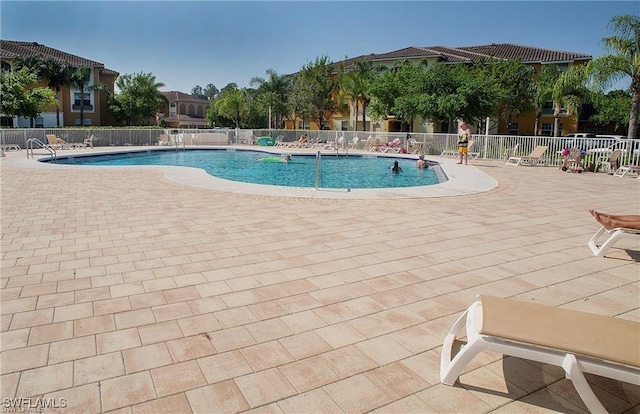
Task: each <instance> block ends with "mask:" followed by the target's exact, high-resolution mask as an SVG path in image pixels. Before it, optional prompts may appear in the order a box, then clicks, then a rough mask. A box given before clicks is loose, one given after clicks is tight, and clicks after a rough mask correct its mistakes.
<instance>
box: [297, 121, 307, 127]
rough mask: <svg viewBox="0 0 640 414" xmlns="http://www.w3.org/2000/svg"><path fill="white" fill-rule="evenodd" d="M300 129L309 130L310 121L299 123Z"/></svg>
mask: <svg viewBox="0 0 640 414" xmlns="http://www.w3.org/2000/svg"><path fill="white" fill-rule="evenodd" d="M298 129H309V121H298Z"/></svg>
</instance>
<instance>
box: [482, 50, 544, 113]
mask: <svg viewBox="0 0 640 414" xmlns="http://www.w3.org/2000/svg"><path fill="white" fill-rule="evenodd" d="M487 69H488V70H489V72H490V74H491V77H492V78H493V79H494V80H495V82H496V83H497V85H498V88H499V91H500V96H499V98H498V99H499V103H498V105H497V110H496V114H497V117H498V119H500V120H503V121H505V123H507V124H510V123H511V122H512V119H513V117H514V116H519V115H521V114H523V113H525V112H527V111H529V110H530V109H531V108H532V107H533V102H532V101H533V94H534V88H533V72H534V69H533V67H532V66H529V65H525V64H524V63H522V61H521V60H498V59H492V60H491V61H490V62H489V64H488V65H487Z"/></svg>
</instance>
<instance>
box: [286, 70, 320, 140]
mask: <svg viewBox="0 0 640 414" xmlns="http://www.w3.org/2000/svg"><path fill="white" fill-rule="evenodd" d="M313 94H314V91H313V89H312V85H311V84H310V83H308V82H304V81H303V80H302V79H301V77H300V76H299V75H296V76H294V77H293V81H292V85H291V93H290V94H289V97H288V104H289V108H291V112H290V113H289V116H290V117H291V118H290V120H291V121H292V122H293V123H294V127H293V128H294V129H296V126H295V121H296V116H298V117H300V118H302V122H303V124H304V121H305V120H306V119H310V118H311V117H312V116H313V111H314V107H313V98H314V96H313Z"/></svg>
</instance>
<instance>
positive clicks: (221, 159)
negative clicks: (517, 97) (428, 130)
mask: <svg viewBox="0 0 640 414" xmlns="http://www.w3.org/2000/svg"><path fill="white" fill-rule="evenodd" d="M277 155H278V154H275V156H277ZM269 156H274V154H269V153H266V152H260V151H243V150H214V149H209V150H192V149H188V150H181V151H168V150H161V151H152V150H149V151H142V152H128V153H118V154H104V155H92V156H73V157H71V156H70V157H66V158H65V157H58V160H57V163H58V164H74V165H95V166H135V165H175V166H184V167H195V168H201V169H203V170H204V171H206V172H207V173H208V174H210V175H212V176H215V177H218V178H223V179H227V180H231V181H238V182H244V183H255V184H263V185H264V184H266V185H275V186H285V187H307V188H313V187H315V180H316V176H315V170H316V156H315V154H308V155H306V154H305V155H296V154H294V155H293V157H292V159H291V161H289V162H288V163H281V162H263V161H260V160H259V159H260V158H261V157H269ZM394 160H398V162H399V165H400V167H401V168H402V169H403V171H402V173H400V174H393V173H392V172H391V171H390V167H391V165H392V164H393V161H394ZM320 178H321V179H320V182H319V187H321V188H349V189H358V188H402V187H418V186H425V185H433V184H438V183H440V182H441V181H445V180H446V177H445V175H444V173H443V172H442V170H441V169H440V167H439V166H437V165H436V166H432V167H431V168H429V169H426V170H423V169H417V168H416V166H415V160H414V159H409V158H391V157H384V156H375V155H349V156H345V155H342V154H341V155H339V156H335V155H323V156H322V161H321V174H320Z"/></svg>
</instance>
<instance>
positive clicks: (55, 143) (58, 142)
mask: <svg viewBox="0 0 640 414" xmlns="http://www.w3.org/2000/svg"><path fill="white" fill-rule="evenodd" d="M46 137H47V144H48V146H49V147H51V148H53V149H69V148H70V146H69V143H68V142H67V141H65V140H63V139H62V138H58V137H56V136H55V135H54V134H47V135H46Z"/></svg>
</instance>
